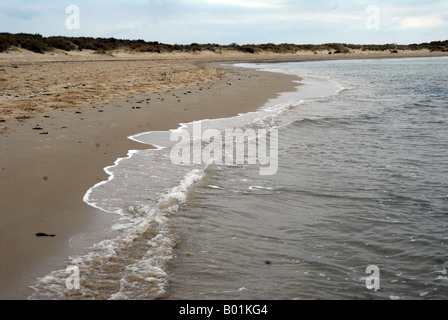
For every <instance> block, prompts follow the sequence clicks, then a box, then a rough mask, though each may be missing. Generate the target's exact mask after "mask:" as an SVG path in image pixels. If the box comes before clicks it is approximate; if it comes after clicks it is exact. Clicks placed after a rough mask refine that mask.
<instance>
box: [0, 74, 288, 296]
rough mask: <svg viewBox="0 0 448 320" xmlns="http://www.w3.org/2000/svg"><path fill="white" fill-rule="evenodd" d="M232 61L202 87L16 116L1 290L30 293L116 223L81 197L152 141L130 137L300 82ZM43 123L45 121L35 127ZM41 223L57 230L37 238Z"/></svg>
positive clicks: (6, 144) (5, 170) (7, 161)
mask: <svg viewBox="0 0 448 320" xmlns="http://www.w3.org/2000/svg"><path fill="white" fill-rule="evenodd" d="M226 69H228V70H230V69H233V70H232V72H231V73H230V74H229V75H228V76H226V77H224V78H223V79H220V80H217V81H215V82H212V83H207V84H206V86H205V85H204V88H203V89H202V90H199V89H200V87H191V88H188V89H179V90H177V91H176V90H175V91H169V92H167V93H160V94H159V93H152V94H143V95H142V96H139V97H136V98H125V99H118V100H114V101H111V102H109V103H107V104H97V105H94V106H91V107H90V108H88V107H84V108H81V109H79V110H81V111H79V110H78V109H73V110H71V109H65V110H64V111H62V110H57V109H56V110H47V111H45V112H44V113H41V114H37V115H35V116H34V117H33V118H30V119H25V120H22V121H20V122H17V123H10V122H7V124H8V126H9V127H10V129H9V130H8V132H7V133H6V134H3V135H1V136H0V139H1V143H2V150H1V157H0V159H1V165H0V167H1V168H0V169H1V170H0V175H1V179H0V181H1V182H0V195H1V202H0V203H1V208H0V211H1V212H2V224H1V226H0V231H1V232H0V244H1V250H2V254H3V257H4V258H3V259H2V260H1V266H0V270H2V271H1V274H0V288H1V292H0V298H2V299H19V300H21V299H26V298H27V297H28V296H30V295H31V294H32V293H33V291H32V290H31V289H30V288H29V286H30V285H32V284H33V283H34V281H35V280H36V279H37V278H39V277H43V276H45V275H47V274H48V273H50V272H51V271H53V270H55V269H60V268H61V266H63V263H64V262H65V260H66V258H67V257H68V256H73V255H77V254H79V253H82V251H83V248H85V247H86V246H88V245H92V244H94V243H95V242H96V241H95V238H96V236H95V234H97V233H98V232H102V230H105V229H107V227H108V226H109V225H110V224H111V222H112V220H111V218H112V217H111V216H108V215H107V214H106V213H105V212H103V211H101V210H99V209H96V208H93V207H91V206H89V205H88V204H86V203H85V202H84V201H83V197H84V195H85V193H86V192H87V191H88V190H89V189H90V188H91V187H92V186H94V185H95V184H97V183H98V182H101V181H104V180H107V179H108V177H109V176H108V175H107V174H106V172H105V171H104V169H105V167H107V166H109V165H112V164H113V163H114V161H116V160H117V159H118V158H121V157H125V156H126V154H127V152H128V151H129V150H132V149H136V150H139V149H148V148H149V146H148V145H144V144H140V143H138V142H135V141H132V140H130V139H128V137H129V136H131V135H135V134H138V133H141V132H146V131H159V130H170V129H175V128H177V127H178V125H179V124H180V123H182V122H189V121H194V120H200V119H204V118H224V117H229V116H234V115H237V114H238V113H244V112H249V111H255V110H256V109H257V108H259V107H261V106H262V105H263V103H264V102H265V101H267V100H269V99H270V98H274V97H275V96H277V94H278V93H280V92H283V91H288V90H294V88H295V87H296V86H297V83H294V82H293V81H292V80H297V78H296V77H293V76H287V75H281V74H272V73H268V72H258V71H254V70H243V69H241V68H231V67H226ZM188 92H191V93H190V94H188ZM173 94H175V95H176V96H178V97H180V99H181V101H180V102H177V101H178V100H179V99H178V98H176V97H174V96H173ZM146 99H151V100H150V103H149V104H148V106H146V103H138V102H139V101H142V100H145V101H146ZM119 106H120V107H119ZM137 106H138V107H140V106H141V107H140V109H137ZM93 107H95V108H93ZM132 107H134V108H132ZM99 111H102V112H99ZM77 112H81V113H77ZM37 125H38V126H39V127H40V128H43V130H42V131H41V130H32V128H33V127H34V128H35V127H36V126H37ZM41 132H48V134H45V135H40V133H41ZM17 146H20V150H21V151H20V152H17ZM38 232H43V233H51V234H56V236H55V237H52V238H47V237H43V238H40V237H36V236H35V234H36V233H38Z"/></svg>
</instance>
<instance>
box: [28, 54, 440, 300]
mask: <svg viewBox="0 0 448 320" xmlns="http://www.w3.org/2000/svg"><path fill="white" fill-rule="evenodd" d="M235 66H237V67H241V68H251V69H257V70H262V71H268V72H277V73H284V74H290V75H297V76H299V77H300V78H301V80H298V81H296V82H297V87H296V89H295V91H293V92H281V93H279V95H278V97H276V98H275V99H271V100H269V101H266V103H265V104H264V105H261V106H260V107H259V109H258V110H257V111H254V112H249V113H244V114H239V115H237V116H235V117H232V118H225V119H203V120H198V121H195V122H192V123H183V124H180V125H179V127H178V128H172V130H170V131H159V132H143V133H137V132H136V135H134V136H132V137H129V138H130V139H132V140H135V141H139V142H141V143H144V144H147V145H148V149H146V150H139V151H136V150H130V151H129V153H128V155H127V156H126V157H123V158H120V159H117V161H116V162H115V163H114V164H113V165H111V166H109V167H107V168H105V171H106V172H107V173H108V174H109V179H108V180H106V181H102V182H100V183H98V184H96V185H94V186H92V187H91V188H90V189H89V190H86V195H85V197H84V199H83V200H84V201H85V202H86V203H88V204H89V205H91V206H94V207H96V208H98V209H100V210H102V211H103V212H104V213H106V214H108V215H110V216H111V217H112V218H113V225H112V227H111V228H110V229H107V230H104V231H103V232H101V233H99V234H98V235H99V238H100V239H99V240H100V241H98V242H97V243H96V244H95V245H93V246H89V247H87V248H85V250H84V253H82V254H80V255H78V256H72V257H68V258H67V262H66V265H64V266H63V268H61V269H60V270H55V271H53V272H51V273H50V274H48V275H46V276H44V277H42V278H39V279H37V280H36V282H35V283H34V285H33V286H31V288H32V290H33V293H32V294H31V296H30V297H29V299H102V300H105V299H111V300H114V299H116V300H125V299H131V300H140V299H151V300H160V299H165V300H170V299H172V300H183V299H197V300H206V299H218V300H220V299H226V300H227V299H229V300H247V299H254V300H258V299H259V300H278V299H281V300H295V299H297V300H317V299H324V300H352V299H360V300H368V299H378V300H390V299H392V300H444V299H448V272H447V269H448V250H447V249H448V248H447V245H448V125H447V124H448V57H432V58H397V59H374V60H368V59H366V60H329V61H310V62H281V63H238V64H235ZM195 130H196V131H195ZM198 130H200V131H198ZM198 132H199V134H198ZM237 132H239V133H241V132H242V133H244V134H247V135H246V136H243V139H242V140H239V144H238V143H237V142H235V141H236V140H234V139H224V137H227V134H228V133H230V134H232V133H233V134H235V133H237ZM220 133H221V134H222V135H220ZM250 134H251V135H250ZM198 141H199V142H198ZM238 146H239V147H241V146H242V148H240V149H238ZM252 147H254V148H255V149H254V148H252ZM174 150H175V151H176V152H174ZM253 150H259V151H260V152H258V153H257V152H254V153H251V151H253ZM198 152H199V153H198ZM238 153H239V154H240V155H241V154H242V155H243V158H242V159H243V160H241V158H239V160H240V161H237V160H236V158H237V154H238ZM179 155H182V156H183V158H182V159H184V160H185V161H184V162H181V163H180V161H179V159H180V157H179ZM195 155H198V156H197V157H196V156H195ZM205 156H208V157H205ZM205 159H208V161H205ZM174 160H177V161H174ZM188 160H190V161H188ZM268 166H270V169H271V170H268V171H263V170H262V169H263V168H264V169H266V168H267V167H268Z"/></svg>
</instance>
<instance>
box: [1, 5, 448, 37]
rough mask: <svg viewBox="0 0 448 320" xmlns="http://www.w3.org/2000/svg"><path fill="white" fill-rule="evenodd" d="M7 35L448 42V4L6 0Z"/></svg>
mask: <svg viewBox="0 0 448 320" xmlns="http://www.w3.org/2000/svg"><path fill="white" fill-rule="evenodd" d="M73 6H75V7H73ZM73 8H75V9H73ZM78 13H79V20H78V19H77V18H78ZM0 32H10V33H19V32H25V33H39V34H42V35H43V36H52V35H64V36H87V37H107V38H108V37H115V38H120V39H144V40H146V41H159V42H163V43H170V44H175V43H178V44H189V43H192V42H197V43H218V44H230V43H238V44H260V43H269V42H270V43H285V42H287V43H297V44H309V43H312V44H321V43H329V42H345V43H356V44H374V43H376V44H385V43H397V44H410V43H421V42H429V41H435V40H446V39H448V1H447V0H389V1H387V0H344V1H342V0H314V1H308V0H122V1H120V0H79V1H77V0H67V1H65V0H33V1H31V0H9V1H5V0H0Z"/></svg>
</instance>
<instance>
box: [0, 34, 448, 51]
mask: <svg viewBox="0 0 448 320" xmlns="http://www.w3.org/2000/svg"><path fill="white" fill-rule="evenodd" d="M11 47H19V48H23V49H26V50H30V51H33V52H37V53H44V52H47V51H54V50H55V49H60V50H64V51H71V50H85V49H86V50H94V51H96V52H98V53H106V52H110V51H113V50H118V49H125V50H131V51H135V52H157V53H163V52H200V51H212V52H217V53H219V52H222V51H223V50H233V51H241V52H246V53H258V52H274V53H294V52H297V51H312V52H315V53H317V52H318V51H327V52H328V53H330V54H340V53H342V54H343V53H348V52H350V51H351V50H354V49H358V50H364V51H365V50H373V51H389V52H392V53H397V52H398V51H399V50H421V49H429V50H431V51H442V52H448V40H445V41H432V42H429V43H420V44H409V45H398V44H385V45H376V44H371V45H355V44H346V43H327V44H319V45H314V44H302V45H298V44H288V43H283V44H272V43H267V44H250V45H238V44H236V43H232V44H229V45H218V44H210V43H209V44H198V43H192V44H187V45H184V44H164V43H159V42H157V41H151V42H148V41H144V40H121V39H115V38H88V37H62V36H57V37H43V36H41V35H39V34H26V33H18V34H11V33H0V52H4V51H7V50H8V49H9V48H11Z"/></svg>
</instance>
